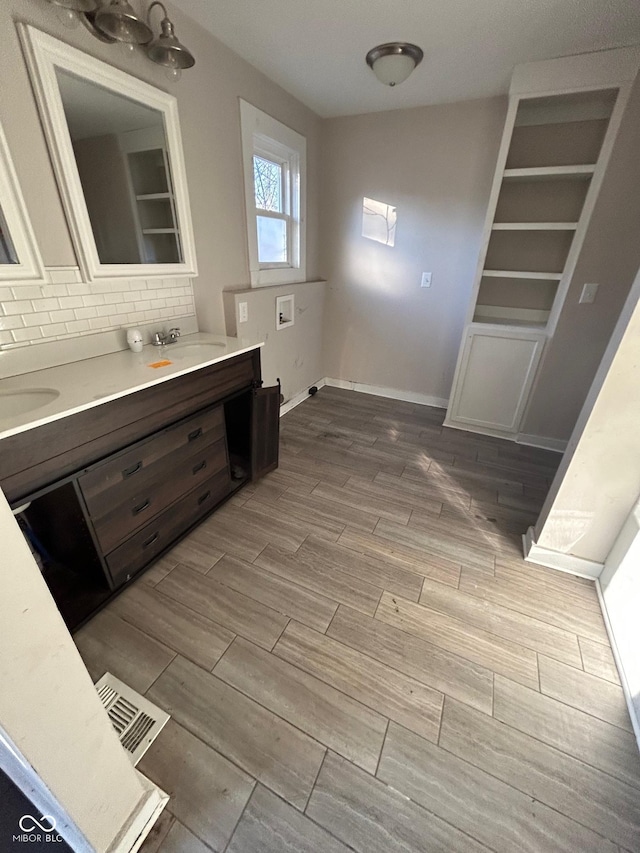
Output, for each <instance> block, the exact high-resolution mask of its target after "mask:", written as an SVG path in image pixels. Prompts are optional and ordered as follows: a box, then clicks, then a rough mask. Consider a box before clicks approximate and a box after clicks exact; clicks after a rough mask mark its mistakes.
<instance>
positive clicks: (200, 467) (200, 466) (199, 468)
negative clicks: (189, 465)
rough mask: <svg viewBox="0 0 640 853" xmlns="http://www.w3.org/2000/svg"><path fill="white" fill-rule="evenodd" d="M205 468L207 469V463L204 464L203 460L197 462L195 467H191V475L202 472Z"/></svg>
mask: <svg viewBox="0 0 640 853" xmlns="http://www.w3.org/2000/svg"><path fill="white" fill-rule="evenodd" d="M206 467H207V463H206V461H205V460H204V459H203V460H202V462H198V464H197V465H194V466H193V473H194V474H197V473H198V472H199V471H204V469H205V468H206Z"/></svg>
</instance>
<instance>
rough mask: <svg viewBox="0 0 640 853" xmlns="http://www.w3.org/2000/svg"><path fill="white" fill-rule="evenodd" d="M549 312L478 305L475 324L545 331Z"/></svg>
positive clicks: (474, 319)
mask: <svg viewBox="0 0 640 853" xmlns="http://www.w3.org/2000/svg"><path fill="white" fill-rule="evenodd" d="M549 313H550V312H549V311H545V310H544V309H537V308H503V307H501V306H498V305H481V304H478V305H476V310H475V314H474V317H473V322H474V323H487V324H492V325H494V326H518V327H521V326H527V327H528V328H531V329H544V328H545V326H546V325H547V321H548V320H549Z"/></svg>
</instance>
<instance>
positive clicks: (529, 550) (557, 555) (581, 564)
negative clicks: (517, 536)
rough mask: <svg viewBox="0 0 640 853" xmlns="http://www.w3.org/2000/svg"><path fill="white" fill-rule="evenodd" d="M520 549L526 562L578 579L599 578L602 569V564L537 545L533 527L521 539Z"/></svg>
mask: <svg viewBox="0 0 640 853" xmlns="http://www.w3.org/2000/svg"><path fill="white" fill-rule="evenodd" d="M522 547H523V550H524V558H525V560H527V562H529V563H535V564H536V565H538V566H546V567H547V568H548V569H556V570H557V571H559V572H567V573H568V574H570V575H577V576H578V577H580V578H588V579H589V580H595V579H596V578H599V577H600V575H601V574H602V570H603V569H604V565H603V564H602V563H596V562H593V561H592V560H584V559H583V558H582V557H574V555H573V554H563V553H562V552H561V551H552V550H551V549H550V548H543V547H542V546H541V545H537V544H536V542H535V540H534V538H533V527H530V528H529V529H528V530H527V532H526V533H525V534H524V536H523V537H522Z"/></svg>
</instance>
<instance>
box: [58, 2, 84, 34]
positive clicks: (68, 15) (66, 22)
mask: <svg viewBox="0 0 640 853" xmlns="http://www.w3.org/2000/svg"><path fill="white" fill-rule="evenodd" d="M56 18H57V19H58V20H59V21H60V23H61V24H62V25H63V26H64V27H66V28H67V29H68V30H75V29H76V27H77V26H78V25H79V24H80V18H79V17H78V15H77V13H76V11H75V9H67V8H65V7H64V6H56Z"/></svg>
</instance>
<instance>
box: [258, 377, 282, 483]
mask: <svg viewBox="0 0 640 853" xmlns="http://www.w3.org/2000/svg"><path fill="white" fill-rule="evenodd" d="M252 394H253V399H252V406H251V479H252V480H258V479H259V478H260V477H262V476H263V475H264V474H268V473H269V471H273V470H274V468H277V467H278V448H279V444H280V380H278V384H277V385H273V386H271V387H269V388H254V389H253V392H252Z"/></svg>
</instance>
